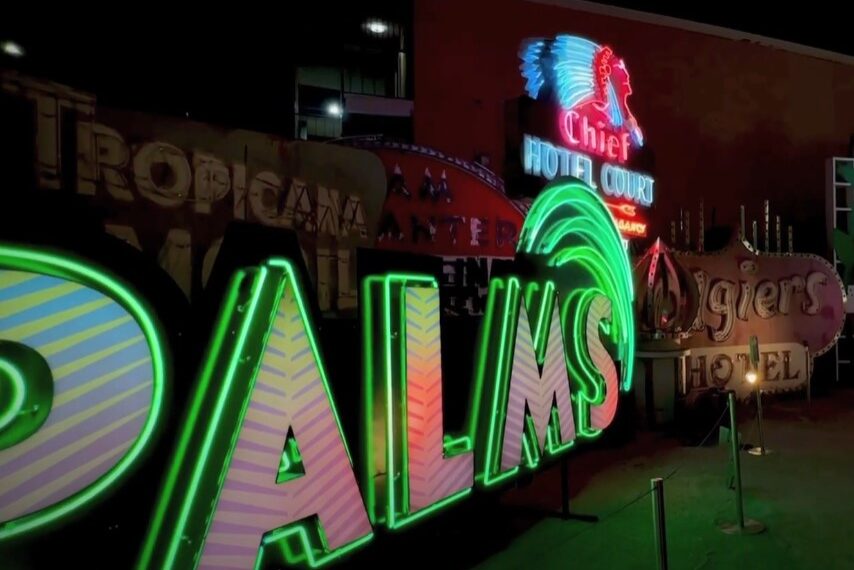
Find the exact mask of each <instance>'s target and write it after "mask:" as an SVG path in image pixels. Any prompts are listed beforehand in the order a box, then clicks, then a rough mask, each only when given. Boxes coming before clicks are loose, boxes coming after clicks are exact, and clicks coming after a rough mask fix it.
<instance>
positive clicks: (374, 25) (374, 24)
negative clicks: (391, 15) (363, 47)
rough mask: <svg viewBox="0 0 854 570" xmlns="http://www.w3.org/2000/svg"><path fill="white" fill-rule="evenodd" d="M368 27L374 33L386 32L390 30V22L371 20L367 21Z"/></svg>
mask: <svg viewBox="0 0 854 570" xmlns="http://www.w3.org/2000/svg"><path fill="white" fill-rule="evenodd" d="M366 27H367V28H368V31H369V32H371V33H372V34H377V35H380V34H384V33H386V32H387V31H388V24H386V23H385V22H380V21H379V20H371V21H369V22H368V23H367V25H366Z"/></svg>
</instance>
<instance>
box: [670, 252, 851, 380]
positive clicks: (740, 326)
mask: <svg viewBox="0 0 854 570" xmlns="http://www.w3.org/2000/svg"><path fill="white" fill-rule="evenodd" d="M676 259H677V260H678V261H679V263H681V264H682V265H683V266H684V267H685V268H686V269H687V270H688V271H690V272H691V274H692V275H693V276H694V279H695V281H696V283H697V288H698V290H699V294H700V310H699V312H698V314H697V317H696V319H695V320H694V323H693V325H692V327H691V332H692V334H691V335H690V336H688V337H687V338H685V339H684V341H683V345H684V346H685V347H686V348H690V349H691V354H690V355H689V356H687V357H686V367H685V372H686V374H687V376H686V378H685V380H686V386H687V388H688V389H689V390H690V389H692V388H700V387H704V386H717V387H721V388H723V387H726V388H729V389H734V390H736V391H737V392H738V393H739V395H741V396H747V395H749V393H750V390H751V387H750V386H749V385H748V384H747V382H746V381H745V380H744V372H745V370H744V366H745V363H746V362H747V360H746V356H745V354H747V352H748V345H749V342H750V337H751V336H753V335H756V336H757V337H758V339H759V348H760V363H759V364H760V366H759V373H760V378H761V379H762V381H763V390H765V391H768V392H773V391H787V390H794V389H798V388H801V387H803V386H804V385H805V383H806V381H807V379H808V378H809V376H810V375H811V374H812V359H813V357H815V356H818V355H821V354H823V353H825V352H827V351H828V350H830V348H832V347H833V345H834V344H835V343H836V341H837V339H838V338H839V335H840V333H841V332H842V326H843V324H844V318H845V309H844V305H845V292H844V290H843V287H842V282H841V281H840V279H839V276H838V274H837V273H836V271H835V270H834V269H833V266H831V265H830V263H828V262H827V261H826V260H824V259H822V258H821V257H818V256H816V255H807V254H771V253H762V252H756V251H754V250H753V249H752V248H751V247H750V246H749V244H747V243H746V242H742V241H739V240H736V241H734V242H733V243H732V244H730V246H729V247H727V248H726V249H724V250H722V251H718V252H714V253H708V254H700V253H691V252H683V253H678V254H677V255H676Z"/></svg>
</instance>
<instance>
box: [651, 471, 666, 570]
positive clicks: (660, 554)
mask: <svg viewBox="0 0 854 570" xmlns="http://www.w3.org/2000/svg"><path fill="white" fill-rule="evenodd" d="M649 486H650V488H651V489H652V516H653V523H654V530H655V555H656V558H657V559H658V568H659V570H667V528H666V526H665V521H664V479H662V478H661V477H656V478H655V479H650V480H649Z"/></svg>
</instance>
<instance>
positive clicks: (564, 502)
mask: <svg viewBox="0 0 854 570" xmlns="http://www.w3.org/2000/svg"><path fill="white" fill-rule="evenodd" d="M560 514H561V516H563V518H564V520H566V519H568V518H569V463H568V462H567V460H566V457H564V458H563V459H561V460H560Z"/></svg>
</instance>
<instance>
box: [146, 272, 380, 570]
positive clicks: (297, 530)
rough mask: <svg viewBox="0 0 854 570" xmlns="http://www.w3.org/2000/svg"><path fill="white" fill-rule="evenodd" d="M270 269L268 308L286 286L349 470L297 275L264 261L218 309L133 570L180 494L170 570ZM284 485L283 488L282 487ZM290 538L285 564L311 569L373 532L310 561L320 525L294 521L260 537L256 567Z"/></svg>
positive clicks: (238, 278)
mask: <svg viewBox="0 0 854 570" xmlns="http://www.w3.org/2000/svg"><path fill="white" fill-rule="evenodd" d="M271 268H276V269H279V270H281V271H282V273H283V274H282V275H281V276H280V277H279V278H278V281H277V282H276V284H275V285H276V288H275V293H274V295H273V298H274V300H273V301H272V303H271V304H272V306H271V309H270V310H271V311H276V310H278V307H279V304H280V302H281V298H282V296H283V294H284V291H285V288H286V287H287V286H291V287H292V292H293V294H294V299H295V301H296V303H297V305H298V310H299V311H300V317H301V319H302V324H303V327H304V330H305V331H306V336H307V338H308V339H309V346H310V348H311V350H312V353H313V354H312V355H313V357H314V360H315V365H316V367H317V369H318V373H319V376H320V378H321V381H322V382H323V385H324V389H325V390H326V394H327V396H328V399H329V404H330V408H331V410H332V412H333V416H334V418H335V421H336V426H337V428H338V430H339V436H340V437H341V440H342V444H343V445H344V448H345V451H346V453H347V457H348V460H350V464H351V468H352V459H351V454H350V450H349V448H348V446H347V442H346V439H344V436H343V431H342V430H341V423H340V418H339V416H338V413H337V409H336V407H335V403H334V398H333V396H332V392H331V391H330V390H329V384H328V379H327V376H326V371H325V366H324V363H323V360H322V359H321V358H320V355H319V351H318V346H317V342H316V338H315V336H314V330H313V327H312V326H311V323H310V321H309V320H308V319H309V313H308V312H307V310H306V307H307V306H306V304H305V301H304V299H303V295H302V290H301V287H300V284H299V280H298V279H297V278H296V272H295V270H294V268H293V266H292V265H291V263H290V261H288V260H285V259H279V258H272V259H269V260H267V261H266V263H265V264H264V265H262V266H260V267H258V268H257V269H256V270H255V271H254V273H253V274H250V272H248V271H237V272H236V273H235V275H234V277H232V281H231V284H230V287H229V289H228V291H227V296H226V302H225V303H224V304H223V306H222V309H221V310H220V314H219V317H218V321H217V327H216V329H215V334H214V338H213V340H212V342H211V343H210V345H209V349H208V351H207V354H206V357H205V361H204V364H203V368H202V373H201V374H200V382H199V383H198V385H197V387H196V388H195V393H194V399H193V405H192V408H191V410H190V413H189V415H188V416H187V420H186V421H185V423H184V424H183V433H182V436H181V440H180V443H179V447H178V449H177V451H176V452H175V454H174V456H173V459H172V464H171V468H170V472H169V476H168V479H167V481H166V483H165V485H164V487H163V489H162V491H161V493H160V499H159V502H158V506H157V511H156V513H155V517H154V519H153V521H152V524H151V527H150V528H151V530H150V531H149V535H148V538H147V540H146V543H145V546H144V548H143V551H142V554H141V556H140V558H139V561H138V563H137V566H136V567H137V569H138V570H143V569H147V568H148V567H149V566H150V564H151V561H152V558H153V557H154V555H155V549H156V548H157V546H158V544H159V541H158V539H157V537H158V534H159V530H160V529H162V528H163V527H164V526H165V521H166V514H167V512H168V510H169V505H170V503H171V502H172V499H173V496H174V495H175V494H176V492H180V497H181V499H180V500H181V501H182V502H181V506H180V511H179V517H178V523H177V524H176V525H174V526H173V532H172V534H171V537H170V539H169V542H168V547H167V550H166V556H165V558H164V562H165V563H166V564H168V567H169V568H172V567H174V564H175V563H176V554H177V550H178V548H179V543H180V540H181V536H182V534H183V530H184V529H185V528H186V526H187V523H188V517H189V511H190V510H192V508H193V507H192V503H193V502H194V499H195V492H196V489H197V488H198V486H199V484H200V479H201V472H202V471H203V470H204V468H205V467H206V463H207V461H208V459H207V457H208V455H209V453H210V448H211V446H212V444H213V439H214V435H215V434H216V432H217V431H218V429H217V428H218V424H219V418H220V416H221V415H222V413H223V411H224V407H225V404H226V400H227V398H228V396H229V395H230V392H231V389H232V385H233V382H234V379H235V376H236V370H237V365H238V362H239V360H241V355H242V354H243V352H244V346H245V344H246V341H247V337H248V336H249V331H250V329H255V328H257V327H258V326H259V325H258V324H257V322H256V313H257V311H258V305H259V303H260V300H261V298H262V296H263V295H262V293H263V291H264V289H265V283H266V281H267V279H268V274H269V272H270V270H271ZM247 278H250V279H252V287H251V290H250V293H249V300H248V301H247V302H246V303H244V305H245V306H247V307H248V309H247V310H246V311H238V310H237V309H238V306H239V304H238V301H237V297H238V294H239V288H240V285H241V283H242V282H243V280H245V279H247ZM266 295H267V296H268V297H269V293H267V294H266ZM240 312H242V314H243V316H242V318H241V320H240V321H239V322H238V323H237V324H239V332H238V335H237V341H236V342H235V344H234V345H233V348H231V349H230V353H231V357H230V359H229V361H228V366H227V371H226V374H225V381H224V382H223V384H222V385H221V387H220V388H219V393H218V395H217V400H216V403H215V409H214V414H213V415H212V419H211V420H210V421H209V422H208V424H207V426H208V429H207V431H206V433H205V435H204V441H203V446H202V451H201V452H200V453H199V454H198V455H196V456H195V457H194V459H193V463H194V465H193V466H192V468H191V470H192V474H191V478H190V481H189V484H184V485H181V487H180V488H179V487H178V479H179V478H180V476H181V474H182V473H183V472H184V469H183V465H184V463H186V461H187V460H186V458H187V456H188V452H189V447H190V444H191V443H192V439H193V434H194V433H195V424H196V422H197V420H198V417H199V415H200V414H201V411H202V409H203V408H204V407H205V395H206V394H207V393H208V391H209V386H210V384H211V381H212V379H213V376H214V374H215V373H216V368H217V363H218V360H217V356H218V354H219V353H220V351H221V349H222V346H223V344H224V343H225V340H226V337H227V335H228V332H229V329H230V327H231V325H232V324H234V321H233V318H232V317H233V316H234V315H235V314H237V313H240ZM272 324H273V321H272V319H268V321H267V322H266V324H265V326H264V328H263V329H262V330H263V335H262V338H261V345H262V346H266V343H267V339H268V337H269V334H270V331H271V329H272ZM259 354H260V353H259ZM259 366H260V356H259V357H258V360H257V361H256V362H255V363H254V366H253V368H252V370H251V372H250V375H251V377H250V379H249V380H250V384H251V386H254V382H255V379H256V377H257V374H258V369H259ZM251 392H252V390H251V389H250V390H248V391H247V393H246V397H245V398H244V401H243V402H242V404H241V408H240V410H239V414H238V417H240V418H242V417H244V415H245V410H246V406H247V405H248V402H249V399H250V397H251ZM233 453H234V446H233V445H230V446H229V447H228V450H227V453H226V457H225V464H230V462H231V457H232V456H233ZM220 483H221V482H220ZM283 484H287V482H285V483H283ZM176 489H177V491H176ZM221 491H222V487H221V484H218V485H217V488H216V497H215V500H214V502H213V504H216V502H218V500H219V494H220V493H221ZM207 516H208V517H209V516H210V515H209V514H208V515H207ZM312 520H313V521H314V526H315V529H316V532H315V536H317V538H318V539H319V540H320V544H319V545H317V544H316V543H314V541H312V539H311V538H310V536H309V534H310V532H309V530H308V527H309V526H311V525H312ZM209 524H210V520H207V522H206V526H205V529H204V535H205V536H206V535H207V532H208V529H209V526H208V525H209ZM291 536H295V537H296V538H297V539H298V540H299V544H300V547H301V548H302V550H303V552H304V554H303V555H295V554H294V553H293V551H292V549H291V548H290V545H289V544H285V545H283V547H282V553H283V554H284V555H285V557H286V558H287V563H289V564H291V563H299V562H302V561H307V562H308V564H309V565H310V566H312V567H316V566H318V565H323V564H327V563H329V562H331V561H333V560H336V559H337V558H340V557H341V556H344V555H346V554H347V553H349V552H351V551H352V550H354V549H355V548H358V547H359V546H361V545H362V544H364V543H366V542H368V541H369V540H371V538H372V537H373V533H372V532H371V533H369V534H367V535H365V536H363V537H360V538H359V539H357V540H355V541H352V542H351V543H348V544H346V545H344V546H342V547H340V548H337V549H335V550H333V551H331V552H324V554H323V555H322V556H320V557H317V556H315V552H314V550H315V548H317V547H319V548H320V549H322V550H324V551H325V550H328V544H327V542H326V537H325V533H324V532H323V529H322V525H320V523H319V521H318V520H317V518H316V517H312V518H310V519H309V520H301V521H295V522H293V523H291V524H289V525H286V526H284V527H281V528H279V529H273V530H271V531H269V532H268V533H266V534H265V535H264V536H263V537H262V539H261V545H260V547H259V548H260V553H259V556H258V557H256V567H257V566H258V564H259V563H260V560H261V554H263V551H264V549H263V547H265V546H268V545H271V544H272V543H274V542H275V541H276V540H277V539H279V538H288V537H291ZM286 542H287V541H286ZM203 544H204V543H203V542H202V543H201V545H203ZM201 545H200V546H199V547H197V548H196V549H195V550H194V552H193V559H194V560H195V564H198V556H199V555H200V553H201V551H202V550H201Z"/></svg>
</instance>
